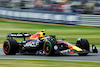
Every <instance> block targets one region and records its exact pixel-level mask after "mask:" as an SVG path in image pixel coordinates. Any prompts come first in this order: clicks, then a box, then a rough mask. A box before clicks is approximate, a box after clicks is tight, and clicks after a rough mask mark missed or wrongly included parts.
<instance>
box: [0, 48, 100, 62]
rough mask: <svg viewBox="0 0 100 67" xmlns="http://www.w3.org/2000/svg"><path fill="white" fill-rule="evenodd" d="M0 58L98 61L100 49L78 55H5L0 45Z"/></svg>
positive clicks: (99, 59)
mask: <svg viewBox="0 0 100 67" xmlns="http://www.w3.org/2000/svg"><path fill="white" fill-rule="evenodd" d="M0 59H32V60H65V61H92V62H100V49H98V53H90V54H88V55H87V56H78V54H76V53H74V54H70V55H66V56H38V55H23V54H19V53H18V54H16V55H5V54H4V52H3V48H2V47H0Z"/></svg>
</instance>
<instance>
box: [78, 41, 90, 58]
mask: <svg viewBox="0 0 100 67" xmlns="http://www.w3.org/2000/svg"><path fill="white" fill-rule="evenodd" d="M76 46H77V47H79V48H81V49H83V50H84V49H85V50H86V51H90V46H89V42H88V40H86V39H80V40H78V41H77V43H76ZM87 54H88V53H79V56H86V55H87Z"/></svg>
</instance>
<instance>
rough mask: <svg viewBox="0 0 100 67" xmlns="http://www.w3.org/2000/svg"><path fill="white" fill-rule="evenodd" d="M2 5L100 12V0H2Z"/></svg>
mask: <svg viewBox="0 0 100 67" xmlns="http://www.w3.org/2000/svg"><path fill="white" fill-rule="evenodd" d="M0 7H7V8H12V9H32V10H45V11H58V12H74V13H81V14H100V0H0Z"/></svg>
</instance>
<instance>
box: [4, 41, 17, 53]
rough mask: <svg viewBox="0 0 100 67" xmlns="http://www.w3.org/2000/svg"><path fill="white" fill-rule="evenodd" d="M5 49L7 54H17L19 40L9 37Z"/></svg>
mask: <svg viewBox="0 0 100 67" xmlns="http://www.w3.org/2000/svg"><path fill="white" fill-rule="evenodd" d="M3 51H4V53H5V54H6V55H15V54H16V52H17V51H18V44H17V41H16V40H14V39H7V40H5V41H4V44H3Z"/></svg>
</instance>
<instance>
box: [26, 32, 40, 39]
mask: <svg viewBox="0 0 100 67" xmlns="http://www.w3.org/2000/svg"><path fill="white" fill-rule="evenodd" d="M39 37H40V32H37V33H36V34H34V35H32V36H29V38H28V39H38V38H39Z"/></svg>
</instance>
